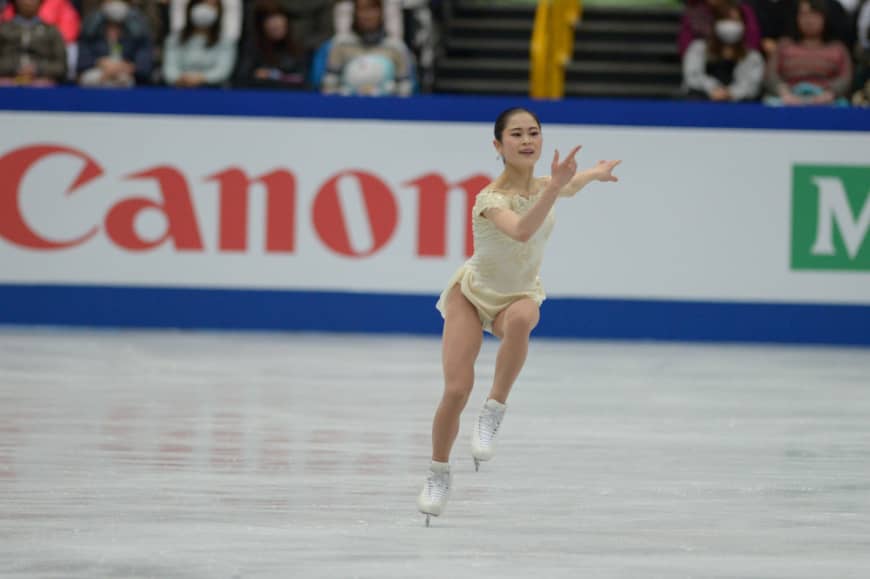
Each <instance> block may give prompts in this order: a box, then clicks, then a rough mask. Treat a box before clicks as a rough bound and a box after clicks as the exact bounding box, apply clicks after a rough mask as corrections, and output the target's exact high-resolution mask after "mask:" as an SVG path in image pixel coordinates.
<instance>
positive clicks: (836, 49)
mask: <svg viewBox="0 0 870 579" xmlns="http://www.w3.org/2000/svg"><path fill="white" fill-rule="evenodd" d="M790 36H791V37H790V38H784V39H783V40H781V41H780V43H779V46H778V47H777V50H776V51H775V52H774V53H773V54H772V55H771V57H770V60H768V63H767V86H768V92H769V94H770V97H771V98H769V99H768V101H767V102H769V103H770V104H784V105H825V104H834V103H845V102H846V101H845V98H844V97H845V96H846V95H847V94H848V92H849V88H850V87H851V83H852V59H851V57H850V55H849V51H848V50H847V49H846V46H845V45H844V44H843V43H842V42H840V41H839V40H835V39H833V37H832V34H831V29H830V26H829V25H828V19H827V8H826V4H825V2H824V0H800V1H799V2H798V10H797V14H796V17H795V19H794V22H793V23H792V33H791V35H790Z"/></svg>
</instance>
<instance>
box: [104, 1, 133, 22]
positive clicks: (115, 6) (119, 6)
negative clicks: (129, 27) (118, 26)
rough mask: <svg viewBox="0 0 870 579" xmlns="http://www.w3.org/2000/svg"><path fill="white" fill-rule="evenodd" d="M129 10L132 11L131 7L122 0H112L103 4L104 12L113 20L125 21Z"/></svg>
mask: <svg viewBox="0 0 870 579" xmlns="http://www.w3.org/2000/svg"><path fill="white" fill-rule="evenodd" d="M128 12H130V7H129V6H127V3H126V2H121V0H111V2H106V3H105V4H103V14H105V15H106V18H108V19H109V20H110V21H112V22H123V21H124V19H125V18H127V13H128Z"/></svg>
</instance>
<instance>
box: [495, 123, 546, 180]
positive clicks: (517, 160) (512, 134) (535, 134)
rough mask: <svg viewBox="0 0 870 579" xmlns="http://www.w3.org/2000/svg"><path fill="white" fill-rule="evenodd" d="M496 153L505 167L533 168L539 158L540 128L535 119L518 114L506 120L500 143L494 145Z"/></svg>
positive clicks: (541, 142) (541, 140)
mask: <svg viewBox="0 0 870 579" xmlns="http://www.w3.org/2000/svg"><path fill="white" fill-rule="evenodd" d="M493 144H494V145H495V148H496V151H498V153H499V154H500V155H501V156H502V157H504V162H505V165H513V166H515V167H518V168H529V167H534V166H535V163H536V162H537V161H538V159H539V158H540V156H541V145H542V144H543V138H542V137H541V127H540V125H538V121H537V120H535V117H533V116H532V115H530V114H529V113H527V112H518V113H516V114H514V115H511V117H510V118H509V119H508V121H507V124H505V128H504V131H503V132H502V134H501V141H499V140H496V141H495V142H494V143H493Z"/></svg>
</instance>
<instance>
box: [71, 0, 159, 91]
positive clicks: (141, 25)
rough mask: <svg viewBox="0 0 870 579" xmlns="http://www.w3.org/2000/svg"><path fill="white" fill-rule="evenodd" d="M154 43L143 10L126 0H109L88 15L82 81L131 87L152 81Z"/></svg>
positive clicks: (84, 27) (80, 64) (81, 45)
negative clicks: (150, 79)
mask: <svg viewBox="0 0 870 579" xmlns="http://www.w3.org/2000/svg"><path fill="white" fill-rule="evenodd" d="M153 64H154V45H153V44H152V42H151V35H150V33H149V30H148V24H147V23H146V21H145V18H144V17H143V16H142V13H141V12H139V11H138V10H136V9H135V8H132V7H131V6H130V4H129V3H127V2H125V1H123V0H105V1H104V2H103V3H102V5H101V7H100V11H99V12H94V13H92V14H91V15H89V16H88V17H86V18H85V21H84V23H83V24H82V35H81V38H80V39H79V60H78V71H79V84H81V85H82V86H106V87H131V86H134V85H136V84H142V83H146V82H148V79H149V77H150V75H151V70H152V68H153Z"/></svg>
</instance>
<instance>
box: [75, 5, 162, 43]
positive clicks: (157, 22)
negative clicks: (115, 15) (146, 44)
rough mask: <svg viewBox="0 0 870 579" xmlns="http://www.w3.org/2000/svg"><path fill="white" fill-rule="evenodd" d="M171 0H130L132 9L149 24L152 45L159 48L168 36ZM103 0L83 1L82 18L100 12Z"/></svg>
mask: <svg viewBox="0 0 870 579" xmlns="http://www.w3.org/2000/svg"><path fill="white" fill-rule="evenodd" d="M168 1H169V0H128V3H129V4H130V7H131V8H135V9H136V10H138V11H139V12H140V13H141V14H142V15H143V16H144V17H145V21H146V22H147V24H148V32H149V34H150V36H151V43H152V45H153V46H154V47H155V48H157V47H158V46H159V45H160V43H162V42H163V39H164V38H165V36H166V31H167V30H168V25H167V24H166V18H167V16H166V14H164V12H166V4H167V3H168ZM102 5H103V0H83V2H82V16H84V17H85V18H87V17H88V16H90V15H91V14H93V13H94V12H99V10H100V9H101V7H102Z"/></svg>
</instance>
